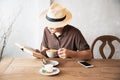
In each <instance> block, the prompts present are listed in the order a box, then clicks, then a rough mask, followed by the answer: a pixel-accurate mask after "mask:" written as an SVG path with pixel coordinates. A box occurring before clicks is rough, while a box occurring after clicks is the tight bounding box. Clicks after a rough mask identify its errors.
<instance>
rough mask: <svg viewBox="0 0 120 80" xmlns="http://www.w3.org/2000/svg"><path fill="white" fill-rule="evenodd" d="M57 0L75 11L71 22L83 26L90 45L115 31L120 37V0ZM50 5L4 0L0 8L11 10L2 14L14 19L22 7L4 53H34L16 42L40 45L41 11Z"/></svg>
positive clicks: (37, 0)
mask: <svg viewBox="0 0 120 80" xmlns="http://www.w3.org/2000/svg"><path fill="white" fill-rule="evenodd" d="M55 1H56V2H59V3H61V4H63V5H64V6H66V7H67V8H68V9H69V10H70V11H71V12H72V14H73V19H72V21H71V23H70V24H71V25H74V26H75V27H77V28H79V29H80V30H81V32H82V33H83V35H84V36H85V38H86V40H87V42H88V43H89V45H91V44H92V41H93V40H94V39H95V38H96V37H97V36H100V35H104V34H112V35H115V36H117V37H119V38H120V30H119V27H120V0H55ZM48 6H49V0H0V12H6V13H7V14H1V13H0V18H2V17H1V16H8V15H9V16H12V17H11V19H12V18H14V16H15V15H16V14H17V13H18V12H19V10H21V12H20V14H19V16H18V17H17V20H16V21H15V23H14V25H13V29H12V33H11V35H10V37H9V40H8V44H7V47H6V48H5V52H4V56H13V57H31V55H28V54H19V53H23V52H21V51H20V50H19V49H18V48H16V47H15V46H14V42H18V43H20V44H23V45H27V46H31V47H33V48H39V46H40V42H41V39H42V33H43V28H44V27H42V26H41V24H40V22H39V13H40V12H41V10H42V9H44V8H47V7H48ZM9 10H10V11H11V12H10V11H9ZM9 13H11V14H9ZM5 19H6V17H5ZM7 19H8V18H7ZM3 21H5V20H3ZM11 21H12V20H11ZM4 23H5V24H6V23H8V22H7V21H5V22H4ZM0 27H1V26H0ZM6 27H7V26H6ZM4 28H5V27H4ZM0 32H1V31H0ZM96 53H97V52H96ZM118 53H120V51H118V52H117V55H116V56H115V57H118V55H120V54H118ZM98 56H99V55H97V57H98Z"/></svg>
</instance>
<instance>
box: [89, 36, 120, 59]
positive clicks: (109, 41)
mask: <svg viewBox="0 0 120 80" xmlns="http://www.w3.org/2000/svg"><path fill="white" fill-rule="evenodd" d="M99 40H100V41H101V42H102V44H101V46H100V47H99V52H100V55H101V56H102V58H103V59H111V58H112V56H113V55H114V53H115V46H114V45H113V44H112V42H113V41H114V40H116V41H118V42H119V43H120V39H119V38H117V37H116V36H112V35H103V36H100V37H97V38H96V39H95V40H94V41H93V43H92V46H91V52H92V54H93V49H94V46H95V44H96V42H97V41H99ZM106 44H108V45H109V47H110V49H111V52H110V55H109V56H108V58H107V57H106V56H105V54H104V51H103V49H104V47H105V45H106ZM93 58H94V55H93Z"/></svg>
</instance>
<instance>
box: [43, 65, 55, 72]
mask: <svg viewBox="0 0 120 80" xmlns="http://www.w3.org/2000/svg"><path fill="white" fill-rule="evenodd" d="M44 70H46V71H47V72H53V65H52V64H46V65H44Z"/></svg>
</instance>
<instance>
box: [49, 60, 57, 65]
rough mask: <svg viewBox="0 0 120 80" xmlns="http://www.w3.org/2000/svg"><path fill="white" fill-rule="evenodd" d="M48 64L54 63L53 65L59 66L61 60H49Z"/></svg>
mask: <svg viewBox="0 0 120 80" xmlns="http://www.w3.org/2000/svg"><path fill="white" fill-rule="evenodd" d="M47 64H52V65H53V66H57V65H58V64H59V62H58V61H55V60H47Z"/></svg>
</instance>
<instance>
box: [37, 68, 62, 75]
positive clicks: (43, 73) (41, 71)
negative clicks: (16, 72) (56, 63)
mask: <svg viewBox="0 0 120 80" xmlns="http://www.w3.org/2000/svg"><path fill="white" fill-rule="evenodd" d="M39 73H40V74H42V75H46V76H52V75H56V74H58V73H60V70H59V69H58V68H56V67H54V68H53V72H51V73H47V72H43V68H41V69H40V70H39Z"/></svg>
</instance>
